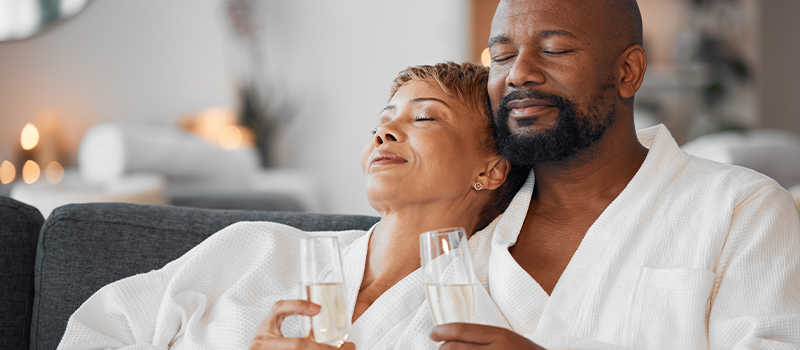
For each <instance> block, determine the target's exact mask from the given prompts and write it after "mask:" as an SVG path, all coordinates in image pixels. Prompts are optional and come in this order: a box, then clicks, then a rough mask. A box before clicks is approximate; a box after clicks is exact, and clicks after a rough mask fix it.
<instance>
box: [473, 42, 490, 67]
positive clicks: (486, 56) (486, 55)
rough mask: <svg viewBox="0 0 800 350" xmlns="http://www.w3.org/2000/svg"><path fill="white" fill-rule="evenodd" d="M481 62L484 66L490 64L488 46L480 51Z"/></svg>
mask: <svg viewBox="0 0 800 350" xmlns="http://www.w3.org/2000/svg"><path fill="white" fill-rule="evenodd" d="M473 52H474V51H473ZM481 63H483V65H484V66H486V67H488V66H489V65H490V64H492V55H490V54H489V48H488V47H487V48H485V49H483V52H481Z"/></svg>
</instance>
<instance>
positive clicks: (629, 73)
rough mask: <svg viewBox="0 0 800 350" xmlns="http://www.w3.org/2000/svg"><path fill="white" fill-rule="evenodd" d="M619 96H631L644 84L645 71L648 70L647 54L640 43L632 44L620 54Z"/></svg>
mask: <svg viewBox="0 0 800 350" xmlns="http://www.w3.org/2000/svg"><path fill="white" fill-rule="evenodd" d="M617 67H619V70H620V71H619V72H620V75H619V96H620V97H622V98H631V97H633V95H634V94H636V91H637V90H639V87H640V86H642V80H643V79H644V72H645V71H646V70H647V54H645V52H644V48H642V47H641V46H639V45H631V47H629V48H628V49H627V50H625V52H623V53H622V55H620V58H619V62H618V65H617Z"/></svg>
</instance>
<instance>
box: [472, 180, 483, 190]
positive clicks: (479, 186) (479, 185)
mask: <svg viewBox="0 0 800 350" xmlns="http://www.w3.org/2000/svg"><path fill="white" fill-rule="evenodd" d="M472 188H474V189H475V191H480V190H482V189H483V184H482V183H480V182H476V183H474V184H472Z"/></svg>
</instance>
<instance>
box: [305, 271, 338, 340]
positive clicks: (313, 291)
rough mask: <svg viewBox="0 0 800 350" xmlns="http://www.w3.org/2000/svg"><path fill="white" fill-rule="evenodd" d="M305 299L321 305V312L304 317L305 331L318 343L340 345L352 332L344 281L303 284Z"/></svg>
mask: <svg viewBox="0 0 800 350" xmlns="http://www.w3.org/2000/svg"><path fill="white" fill-rule="evenodd" d="M300 289H301V290H302V292H303V299H305V300H308V301H310V302H313V303H315V304H317V305H320V306H321V307H322V309H320V311H319V313H318V314H316V315H314V316H311V317H307V316H304V317H303V332H304V333H305V334H306V336H308V337H311V338H312V339H314V341H316V342H317V343H323V344H328V345H334V346H338V345H341V344H342V343H344V341H345V339H347V335H348V334H349V333H350V315H349V314H348V312H347V303H346V300H345V295H344V285H343V284H342V283H323V284H309V285H303V286H302V288H300Z"/></svg>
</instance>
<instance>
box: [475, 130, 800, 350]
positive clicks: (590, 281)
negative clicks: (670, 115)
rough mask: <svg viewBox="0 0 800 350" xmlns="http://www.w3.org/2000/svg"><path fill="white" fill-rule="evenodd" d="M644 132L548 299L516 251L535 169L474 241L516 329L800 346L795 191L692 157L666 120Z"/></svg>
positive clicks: (568, 339)
mask: <svg viewBox="0 0 800 350" xmlns="http://www.w3.org/2000/svg"><path fill="white" fill-rule="evenodd" d="M638 137H639V141H640V142H641V143H642V144H643V145H644V146H645V147H647V148H649V149H650V151H649V153H648V155H647V158H646V159H645V162H644V164H643V165H642V167H641V169H640V170H639V171H638V172H637V173H636V175H635V176H634V178H633V180H631V182H630V183H629V184H628V186H627V187H626V188H625V190H623V191H622V193H621V194H620V195H619V196H618V197H617V198H616V199H615V200H614V201H613V202H612V203H611V205H609V206H608V208H607V209H606V210H605V211H604V212H603V213H602V215H600V217H599V218H598V219H597V221H595V223H594V224H593V225H592V226H591V228H590V229H589V231H588V232H587V233H586V236H585V237H584V239H583V241H582V242H581V244H580V246H579V247H578V250H577V251H576V252H575V255H574V256H573V257H572V260H570V262H569V265H568V266H567V268H566V270H564V273H563V275H562V276H561V278H560V280H559V281H558V284H557V285H556V286H555V289H554V290H553V292H552V294H551V295H550V296H548V295H547V293H545V291H544V290H543V289H542V288H541V287H540V286H539V284H538V283H537V282H536V281H535V280H534V279H533V278H531V277H530V275H528V274H527V273H526V272H525V271H524V270H523V269H522V268H521V267H520V266H519V265H518V264H517V263H516V262H515V261H514V259H513V258H512V257H511V255H510V254H509V252H508V247H509V246H512V245H513V244H514V242H515V241H516V239H517V235H518V234H519V232H520V228H521V227H522V223H523V220H524V218H525V215H526V212H527V210H528V204H529V202H530V198H531V194H532V192H533V183H534V176H533V174H531V175H530V177H529V179H528V182H527V183H526V184H525V185H524V187H523V188H522V190H520V192H519V193H518V194H517V196H516V197H515V199H514V201H513V203H512V204H511V205H510V207H509V208H508V210H506V212H505V214H504V216H503V217H502V218H501V219H500V220H499V222H497V223H496V228H495V230H494V236H493V237H492V238H491V245H477V247H478V248H479V250H478V251H475V252H474V253H473V254H474V255H475V256H476V258H477V259H476V260H481V261H483V260H488V263H486V265H487V266H488V267H486V269H485V271H482V269H478V270H479V273H478V276H479V277H480V279H481V281H482V283H483V284H484V285H486V286H487V288H488V289H489V292H490V294H491V297H492V299H494V301H495V303H496V304H497V306H499V307H500V309H501V311H502V312H503V314H504V315H505V317H506V319H507V320H508V322H509V324H510V325H511V327H512V328H513V330H515V331H516V332H518V333H520V334H524V335H525V336H526V337H528V338H529V339H531V340H533V341H535V342H537V343H539V344H540V345H543V346H544V347H547V348H552V349H557V348H564V349H567V348H569V349H576V348H586V349H588V348H591V349H596V348H629V349H705V348H711V349H767V348H768V349H800V223H799V222H798V215H797V211H796V210H795V208H794V203H793V201H792V198H791V196H789V194H788V193H787V192H786V191H785V190H784V189H783V188H781V187H780V186H779V185H778V184H777V183H776V182H775V181H773V180H771V179H769V178H767V177H766V176H763V175H761V174H758V173H756V172H754V171H751V170H748V169H745V168H741V167H735V166H729V165H724V164H720V163H716V162H712V161H708V160H705V159H702V158H697V157H693V156H690V155H688V154H686V153H684V152H683V151H681V150H680V149H679V148H678V146H677V144H676V143H675V141H674V140H673V139H672V136H671V135H670V134H669V132H668V131H667V129H666V128H665V127H664V126H656V127H653V128H649V129H646V130H642V131H640V132H639V133H638ZM537 234H543V235H553V234H557V233H556V232H541V233H537ZM484 239H485V238H484ZM487 246H491V248H490V252H486V251H485V250H486V249H487V248H486V247H487ZM481 264H483V263H479V262H476V266H478V265H481ZM481 271H482V272H481Z"/></svg>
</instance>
